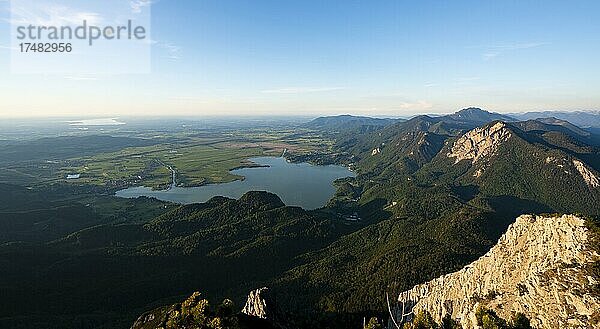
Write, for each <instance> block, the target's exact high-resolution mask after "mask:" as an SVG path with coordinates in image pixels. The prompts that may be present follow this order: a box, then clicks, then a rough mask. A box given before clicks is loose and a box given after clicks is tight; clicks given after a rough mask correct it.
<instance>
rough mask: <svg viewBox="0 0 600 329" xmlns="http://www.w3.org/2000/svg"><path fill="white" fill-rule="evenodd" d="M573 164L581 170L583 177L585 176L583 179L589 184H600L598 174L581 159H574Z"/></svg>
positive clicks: (592, 185) (593, 185)
mask: <svg viewBox="0 0 600 329" xmlns="http://www.w3.org/2000/svg"><path fill="white" fill-rule="evenodd" d="M573 165H574V166H575V169H577V171H579V173H580V174H581V177H583V180H584V181H585V183H586V184H588V186H590V187H598V186H600V182H598V177H596V175H594V174H593V173H592V172H591V171H590V170H589V169H588V168H587V167H586V166H585V165H584V164H583V163H582V162H581V161H579V160H573Z"/></svg>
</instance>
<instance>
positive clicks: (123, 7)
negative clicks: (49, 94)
mask: <svg viewBox="0 0 600 329" xmlns="http://www.w3.org/2000/svg"><path fill="white" fill-rule="evenodd" d="M150 5H151V1H149V0H11V69H12V72H13V73H42V74H53V73H56V74H121V73H149V72H150V55H151V45H152V42H151V36H150V32H151V29H150Z"/></svg>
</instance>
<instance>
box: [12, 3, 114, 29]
mask: <svg viewBox="0 0 600 329" xmlns="http://www.w3.org/2000/svg"><path fill="white" fill-rule="evenodd" d="M31 9H32V8H29V7H28V8H26V7H23V6H18V5H13V6H11V10H10V14H11V19H10V20H9V23H10V24H12V25H29V24H32V25H38V26H72V25H78V24H82V22H83V21H87V23H88V25H100V23H101V22H102V21H103V17H102V16H101V15H100V14H98V13H95V12H91V11H85V10H78V9H75V8H71V7H67V6H64V5H56V4H40V5H39V6H37V7H36V8H35V9H34V10H31Z"/></svg>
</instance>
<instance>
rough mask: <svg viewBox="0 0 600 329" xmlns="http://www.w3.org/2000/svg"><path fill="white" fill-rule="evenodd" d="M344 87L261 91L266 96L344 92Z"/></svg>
mask: <svg viewBox="0 0 600 329" xmlns="http://www.w3.org/2000/svg"><path fill="white" fill-rule="evenodd" d="M343 89H345V88H343V87H286V88H279V89H268V90H263V91H261V92H262V93H264V94H306V93H318V92H327V91H337V90H343Z"/></svg>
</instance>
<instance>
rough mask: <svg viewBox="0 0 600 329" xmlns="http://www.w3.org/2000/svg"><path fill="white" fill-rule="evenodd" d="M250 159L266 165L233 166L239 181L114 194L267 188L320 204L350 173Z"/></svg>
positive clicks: (181, 195) (292, 201)
mask: <svg viewBox="0 0 600 329" xmlns="http://www.w3.org/2000/svg"><path fill="white" fill-rule="evenodd" d="M250 160H251V161H253V162H255V163H257V164H260V165H264V166H268V167H259V168H243V169H236V170H232V171H231V173H232V174H235V175H240V176H244V177H245V179H244V180H241V181H234V182H231V183H224V184H211V185H205V186H200V187H177V186H175V187H171V188H170V189H168V190H164V191H153V190H152V189H151V188H148V187H143V186H142V187H132V188H128V189H125V190H121V191H118V192H117V193H116V196H118V197H123V198H137V197H140V196H147V197H153V198H156V199H159V200H163V201H171V202H176V203H181V204H190V203H199V202H206V201H208V200H209V199H210V198H212V197H214V196H226V197H230V198H235V199H237V198H239V197H241V196H242V195H243V194H244V193H246V192H248V191H268V192H271V193H275V194H277V195H278V196H279V197H280V198H281V200H283V202H284V203H285V204H286V205H290V206H300V207H303V208H305V209H317V208H320V207H323V206H324V205H325V204H326V203H327V201H328V200H329V199H331V197H332V196H333V195H334V194H335V187H334V186H333V181H335V180H336V179H339V178H344V177H353V176H354V173H352V172H351V171H350V170H348V168H345V167H342V166H333V165H330V166H314V165H311V164H308V163H289V162H287V161H286V160H285V159H284V158H275V157H258V158H251V159H250Z"/></svg>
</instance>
